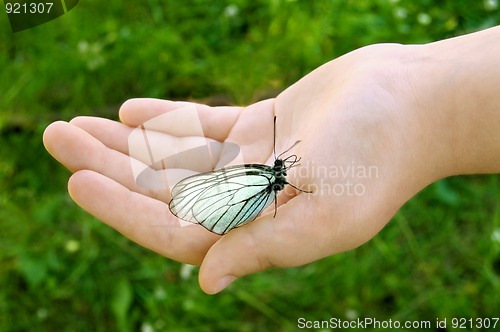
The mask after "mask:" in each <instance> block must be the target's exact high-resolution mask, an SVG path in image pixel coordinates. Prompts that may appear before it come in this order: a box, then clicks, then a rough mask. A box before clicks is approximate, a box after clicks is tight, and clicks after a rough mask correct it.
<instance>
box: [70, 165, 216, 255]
mask: <svg viewBox="0 0 500 332" xmlns="http://www.w3.org/2000/svg"><path fill="white" fill-rule="evenodd" d="M68 190H69V193H70V195H71V197H72V198H73V200H74V201H75V202H76V203H77V204H78V205H79V206H80V207H82V208H83V209H85V210H87V211H88V212H89V213H91V214H92V215H93V216H95V217H96V218H98V219H100V220H102V221H103V222H105V223H106V224H108V225H109V226H111V227H113V228H114V229H116V230H117V231H118V232H120V233H122V234H123V235H125V236H126V237H128V238H129V239H131V240H132V241H135V242H137V243H138V244H140V245H142V246H144V247H146V248H148V249H151V250H153V251H155V252H157V253H159V254H161V255H164V256H166V257H169V258H171V259H174V260H176V261H179V262H184V263H188V264H199V263H200V262H201V260H202V259H203V257H204V256H205V253H206V252H207V250H208V249H209V248H210V246H211V245H212V244H213V243H214V242H215V241H217V239H218V238H219V236H217V235H215V234H212V233H209V232H207V231H206V230H205V229H204V228H203V227H201V226H199V225H190V226H186V227H181V224H180V223H179V221H178V219H177V218H175V217H174V216H173V215H172V214H171V213H170V211H169V209H168V206H167V205H166V204H164V203H163V202H160V201H158V200H155V199H153V198H150V197H147V196H144V195H141V194H138V193H135V192H133V191H130V190H128V189H127V188H125V187H124V186H122V185H121V184H119V183H117V182H115V181H113V180H111V179H109V178H107V177H105V176H103V175H101V174H99V173H96V172H93V171H88V170H83V171H78V172H76V173H75V174H73V176H71V178H70V180H69V182H68Z"/></svg>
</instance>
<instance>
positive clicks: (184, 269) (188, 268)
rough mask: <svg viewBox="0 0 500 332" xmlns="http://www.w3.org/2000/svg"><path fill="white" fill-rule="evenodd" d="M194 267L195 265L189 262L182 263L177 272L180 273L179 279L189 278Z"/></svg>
mask: <svg viewBox="0 0 500 332" xmlns="http://www.w3.org/2000/svg"><path fill="white" fill-rule="evenodd" d="M195 267H196V266H194V265H190V264H182V266H181V271H180V272H179V274H180V275H181V279H182V280H188V279H189V278H191V275H192V274H193V270H194V268H195Z"/></svg>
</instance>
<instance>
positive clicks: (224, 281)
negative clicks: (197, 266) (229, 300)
mask: <svg viewBox="0 0 500 332" xmlns="http://www.w3.org/2000/svg"><path fill="white" fill-rule="evenodd" d="M235 280H236V277H233V276H225V277H222V278H220V279H219V280H218V281H217V282H216V283H215V288H214V294H215V293H218V292H220V291H221V290H223V289H224V288H226V287H227V286H229V285H230V284H231V283H232V282H233V281H235Z"/></svg>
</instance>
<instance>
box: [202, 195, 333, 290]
mask: <svg viewBox="0 0 500 332" xmlns="http://www.w3.org/2000/svg"><path fill="white" fill-rule="evenodd" d="M311 205H312V200H311V199H310V198H309V197H308V195H307V194H300V195H298V196H296V197H294V198H293V199H292V200H290V201H289V202H288V203H287V204H284V205H281V206H280V208H279V211H278V212H277V215H276V218H273V213H268V214H267V215H265V216H263V217H261V218H259V219H258V220H256V221H254V222H252V223H249V224H248V225H245V226H243V227H241V228H238V229H235V230H233V231H231V232H230V233H228V234H227V235H225V236H223V237H222V238H221V239H220V240H219V241H217V242H216V243H215V244H214V245H213V246H212V247H211V248H210V250H209V251H208V253H207V254H206V256H205V258H204V260H203V263H202V265H201V268H200V274H199V282H200V286H201V288H202V289H203V291H205V292H206V293H208V294H215V293H218V292H220V291H221V290H223V289H224V288H226V287H227V286H228V285H229V284H230V283H231V282H233V281H234V280H236V279H237V278H240V277H242V276H245V275H247V274H251V273H254V272H258V271H262V270H265V269H267V268H269V267H290V266H298V265H303V264H306V263H309V262H311V261H313V260H315V259H317V258H319V257H318V254H319V256H320V257H323V256H325V255H322V253H321V252H322V250H319V251H318V249H320V248H321V245H320V246H317V244H318V240H320V239H318V236H319V234H317V233H318V232H317V231H315V230H314V222H313V221H314V216H313V214H314V212H313V211H314V210H315V209H314V207H313V206H311ZM323 233H324V232H323ZM323 237H324V238H325V236H323ZM311 241H313V242H311ZM320 241H321V240H320ZM311 243H314V244H316V245H314V246H312V247H313V248H314V250H312V249H311ZM323 247H327V246H323Z"/></svg>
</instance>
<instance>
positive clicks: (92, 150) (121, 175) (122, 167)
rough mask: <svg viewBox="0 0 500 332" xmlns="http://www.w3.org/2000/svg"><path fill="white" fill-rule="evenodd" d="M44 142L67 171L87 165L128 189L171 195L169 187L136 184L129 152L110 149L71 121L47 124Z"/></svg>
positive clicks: (159, 195) (163, 195) (155, 195)
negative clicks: (151, 188)
mask: <svg viewBox="0 0 500 332" xmlns="http://www.w3.org/2000/svg"><path fill="white" fill-rule="evenodd" d="M43 142H44V145H45V147H46V149H47V151H49V153H50V154H51V155H52V156H53V157H54V158H55V159H57V160H58V161H59V162H60V163H62V164H63V165H64V166H66V167H67V168H68V169H69V170H70V171H72V172H77V171H79V170H83V169H88V170H93V171H95V172H98V173H101V174H102V175H104V176H106V177H109V178H110V179H113V180H114V181H116V182H118V183H120V184H121V185H123V186H125V187H127V188H128V189H129V190H133V191H136V192H138V193H142V194H144V195H147V196H152V197H158V198H160V199H162V200H163V201H167V200H169V199H170V196H169V195H170V194H169V192H168V190H167V189H168V188H167V186H166V185H164V186H163V187H161V188H163V190H155V191H151V190H148V189H147V188H146V187H143V186H138V185H137V182H136V181H135V178H134V175H133V173H132V166H131V159H130V157H129V156H127V155H125V154H123V153H121V152H119V151H116V150H113V149H110V148H108V147H106V146H105V145H104V144H102V142H101V141H99V140H97V139H96V138H95V137H93V136H92V135H90V134H89V133H87V132H86V131H85V130H83V129H80V128H79V127H77V126H74V125H72V124H70V123H67V122H63V121H58V122H54V123H52V124H50V125H49V126H48V127H47V128H46V129H45V132H44V135H43Z"/></svg>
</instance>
